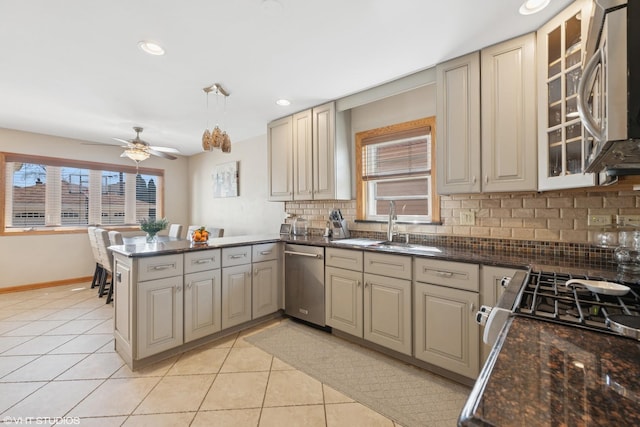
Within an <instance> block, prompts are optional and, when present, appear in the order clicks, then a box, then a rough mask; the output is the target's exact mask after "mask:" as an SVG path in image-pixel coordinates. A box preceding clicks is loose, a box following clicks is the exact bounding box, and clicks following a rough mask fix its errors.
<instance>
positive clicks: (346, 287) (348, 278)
mask: <svg viewBox="0 0 640 427" xmlns="http://www.w3.org/2000/svg"><path fill="white" fill-rule="evenodd" d="M324 271H325V281H326V285H325V286H326V287H325V301H326V305H325V310H326V312H325V313H326V315H325V318H326V322H327V325H328V326H331V327H332V328H334V329H338V330H340V331H342V332H346V333H349V334H351V335H355V336H357V337H360V338H362V337H363V335H362V333H363V326H362V325H363V323H362V320H363V319H362V308H363V300H362V298H363V291H362V272H360V271H353V270H345V269H342V268H335V267H326V268H325V270H324Z"/></svg>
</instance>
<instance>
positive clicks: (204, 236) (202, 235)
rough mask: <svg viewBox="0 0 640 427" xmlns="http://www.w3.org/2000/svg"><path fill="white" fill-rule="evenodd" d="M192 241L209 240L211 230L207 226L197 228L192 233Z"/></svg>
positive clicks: (201, 242) (205, 241) (204, 241)
mask: <svg viewBox="0 0 640 427" xmlns="http://www.w3.org/2000/svg"><path fill="white" fill-rule="evenodd" d="M191 241H192V242H193V243H194V244H203V243H207V241H209V232H208V231H207V229H206V228H205V227H200V228H196V229H195V230H193V232H192V233H191Z"/></svg>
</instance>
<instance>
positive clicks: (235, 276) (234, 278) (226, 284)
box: [222, 246, 252, 329]
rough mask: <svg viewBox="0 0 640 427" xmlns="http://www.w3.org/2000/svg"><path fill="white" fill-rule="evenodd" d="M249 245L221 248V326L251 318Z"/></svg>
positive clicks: (228, 325)
mask: <svg viewBox="0 0 640 427" xmlns="http://www.w3.org/2000/svg"><path fill="white" fill-rule="evenodd" d="M251 252H252V249H251V246H239V247H234V248H223V249H222V328H223V329H225V328H229V327H231V326H235V325H239V324H241V323H244V322H247V321H249V320H251V308H252V307H251Z"/></svg>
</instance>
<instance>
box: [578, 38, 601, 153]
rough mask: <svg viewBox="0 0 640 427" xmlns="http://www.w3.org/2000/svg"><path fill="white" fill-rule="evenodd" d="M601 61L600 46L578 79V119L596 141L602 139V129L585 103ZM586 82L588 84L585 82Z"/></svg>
mask: <svg viewBox="0 0 640 427" xmlns="http://www.w3.org/2000/svg"><path fill="white" fill-rule="evenodd" d="M601 63H602V48H599V49H598V50H596V51H595V53H594V54H593V56H592V57H591V59H590V60H589V62H587V65H586V66H585V67H584V71H583V72H582V78H581V79H580V83H579V84H578V94H577V95H578V97H577V103H578V114H579V115H580V121H582V124H583V125H584V127H585V128H587V131H588V132H589V133H590V134H591V135H592V136H593V137H594V138H595V139H596V141H598V142H599V141H602V139H603V138H604V135H603V133H604V132H603V129H602V127H601V126H600V125H598V123H596V121H595V119H594V117H593V115H591V114H589V106H588V105H587V99H588V98H589V94H588V93H587V92H588V91H589V90H590V88H591V85H592V84H593V80H594V78H595V75H594V73H595V71H596V68H597V67H598V65H600V64H601ZM587 83H588V84H587Z"/></svg>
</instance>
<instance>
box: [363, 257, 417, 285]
mask: <svg viewBox="0 0 640 427" xmlns="http://www.w3.org/2000/svg"><path fill="white" fill-rule="evenodd" d="M364 272H365V273H372V274H379V275H381V276H388V277H397V278H399V279H408V280H411V257H410V256H404V255H388V254H377V253H372V252H366V253H365V254H364Z"/></svg>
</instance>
